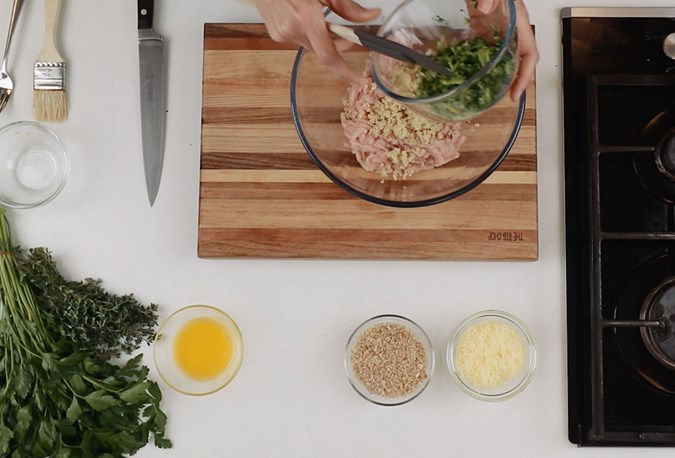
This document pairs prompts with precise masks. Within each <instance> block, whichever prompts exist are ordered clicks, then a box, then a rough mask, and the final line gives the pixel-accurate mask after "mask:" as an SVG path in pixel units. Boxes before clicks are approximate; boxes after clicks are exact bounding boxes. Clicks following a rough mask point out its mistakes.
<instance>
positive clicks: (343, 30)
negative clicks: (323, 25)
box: [328, 22, 363, 46]
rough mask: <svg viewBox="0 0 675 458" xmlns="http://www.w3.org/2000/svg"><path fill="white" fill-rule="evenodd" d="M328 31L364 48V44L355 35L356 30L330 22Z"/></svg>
mask: <svg viewBox="0 0 675 458" xmlns="http://www.w3.org/2000/svg"><path fill="white" fill-rule="evenodd" d="M328 30H330V31H331V32H333V33H334V34H335V35H337V36H338V37H340V38H344V39H345V40H347V41H351V42H352V43H356V44H357V45H360V46H363V43H361V40H359V37H357V36H356V33H354V29H351V28H349V27H345V26H344V25H339V24H333V23H331V22H329V23H328Z"/></svg>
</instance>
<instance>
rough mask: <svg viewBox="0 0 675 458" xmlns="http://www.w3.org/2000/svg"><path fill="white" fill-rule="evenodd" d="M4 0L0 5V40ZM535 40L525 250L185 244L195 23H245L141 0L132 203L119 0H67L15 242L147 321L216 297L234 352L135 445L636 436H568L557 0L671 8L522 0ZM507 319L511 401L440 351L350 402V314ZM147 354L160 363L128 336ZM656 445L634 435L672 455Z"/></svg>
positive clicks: (37, 35) (393, 444)
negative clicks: (41, 151)
mask: <svg viewBox="0 0 675 458" xmlns="http://www.w3.org/2000/svg"><path fill="white" fill-rule="evenodd" d="M10 4H11V2H10V1H9V0H5V1H3V2H0V37H2V38H3V41H2V42H0V43H2V45H3V46H4V36H5V34H6V27H7V24H6V23H5V22H6V18H7V17H8V15H9V10H10V7H11V5H10ZM527 4H528V7H529V9H530V14H531V19H532V22H533V23H534V24H535V25H536V27H537V40H538V43H539V47H540V51H541V54H542V57H541V61H540V63H539V65H538V76H537V105H538V113H537V123H538V126H537V128H538V152H539V175H538V178H539V227H540V232H539V242H540V257H539V260H538V261H536V262H407V261H406V262H391V261H390V262H380V261H358V262H357V261H288V260H251V261H246V260H208V261H207V260H200V259H198V258H197V252H196V246H197V212H198V208H197V206H198V191H199V189H198V188H199V187H198V182H199V141H200V116H201V113H200V106H201V71H202V69H201V63H202V39H203V38H202V34H203V24H204V23H205V22H259V20H258V17H257V14H256V12H255V11H254V10H252V9H251V8H250V7H248V6H247V5H245V4H244V3H236V2H235V1H234V0H201V1H196V2H183V1H178V0H166V1H159V2H156V14H155V26H156V28H157V29H158V30H159V31H160V33H162V34H163V35H164V36H165V38H166V40H167V45H168V50H169V59H170V62H169V77H168V78H169V102H168V121H167V122H168V124H167V146H166V159H165V163H164V173H163V178H162V185H161V188H160V191H159V196H158V198H157V201H156V203H155V206H154V208H150V206H149V205H148V201H147V197H146V190H145V181H144V176H143V166H142V157H141V149H140V148H141V146H140V138H141V136H140V121H139V119H140V114H139V111H140V110H139V95H138V51H137V39H136V12H135V2H133V1H128V2H117V1H104V0H88V1H86V2H85V1H77V2H64V9H63V22H62V27H63V30H62V40H61V44H62V48H63V52H64V54H65V55H66V58H67V61H68V69H69V73H68V76H69V80H68V99H69V103H70V117H69V119H68V121H67V122H65V123H62V124H53V125H51V127H53V128H54V130H55V131H56V132H57V133H58V134H59V135H60V136H61V137H62V139H63V141H64V143H65V144H66V146H67V148H68V149H69V151H70V154H71V160H72V168H71V175H70V179H69V182H68V184H67V185H66V187H65V189H64V190H63V192H62V194H61V195H60V196H59V197H58V198H57V199H56V200H54V201H53V202H51V203H49V204H48V205H46V206H44V207H42V208H38V209H34V210H29V211H11V212H10V213H9V214H10V218H11V222H12V225H13V230H14V234H15V239H16V240H15V242H17V243H20V244H21V245H23V246H47V247H49V248H50V249H52V250H53V251H54V254H55V257H56V259H57V260H58V262H59V263H60V265H61V267H62V270H63V272H64V273H65V274H66V275H67V276H69V277H71V278H73V279H80V278H84V277H85V276H94V277H101V278H103V279H104V282H105V283H104V285H105V286H106V287H107V288H108V289H110V290H112V291H115V292H118V293H123V292H133V293H135V294H136V296H137V297H138V298H139V299H140V300H142V301H144V302H146V303H147V302H150V301H152V302H156V303H158V304H160V306H161V309H160V310H161V312H160V313H161V316H160V318H161V319H163V318H164V317H166V316H167V315H168V314H169V313H171V312H172V311H173V310H176V309H178V308H180V307H182V306H184V305H188V304H195V303H205V304H211V305H215V306H218V307H220V308H222V309H223V310H225V311H226V312H227V313H229V314H231V315H232V316H233V317H234V318H235V320H236V321H237V322H238V324H239V325H240V327H241V329H242V332H243V335H244V339H245V346H246V350H245V360H244V365H243V367H242V369H241V371H240V373H239V375H238V376H237V377H236V379H235V380H234V381H233V382H232V383H231V384H230V385H229V386H228V387H227V388H225V389H224V390H222V391H220V392H218V393H216V394H214V395H211V396H207V397H202V398H195V397H189V396H184V395H181V394H178V393H176V392H173V391H171V390H170V389H169V388H168V387H167V386H166V385H164V384H160V385H161V386H162V388H163V391H164V395H165V398H164V402H163V408H164V410H165V411H166V413H167V415H168V417H169V424H168V436H169V437H170V438H171V439H172V440H173V441H174V448H173V449H172V450H168V451H163V450H159V449H156V448H154V446H153V445H148V446H147V447H146V448H144V449H143V450H142V451H141V452H140V453H139V455H138V456H143V457H155V456H157V457H167V458H168V457H171V456H175V457H185V456H192V457H200V458H201V457H209V456H213V457H221V456H232V457H346V456H357V457H361V456H363V457H380V456H381V457H387V458H394V457H406V458H409V457H417V456H431V457H436V456H465V457H466V456H477V457H482V456H488V455H492V454H499V455H500V456H509V457H523V456H526V457H543V456H546V457H550V456H612V457H629V456H631V457H632V456H635V455H636V453H637V451H636V450H635V449H626V448H612V449H608V448H604V449H578V448H576V447H575V446H573V445H572V444H570V443H569V442H568V441H567V395H566V385H567V376H566V364H567V359H566V352H565V348H566V343H565V342H566V328H565V274H564V262H565V258H564V245H563V243H564V242H563V187H562V134H561V132H562V121H561V57H560V20H559V15H560V8H561V7H563V6H608V4H610V5H611V6H672V0H650V1H649V2H648V4H646V3H645V2H644V1H643V0H614V1H612V2H606V1H602V2H601V1H595V2H591V1H586V0H578V1H577V2H576V3H569V2H568V1H563V0H528V1H527ZM42 21H43V19H42V2H31V1H29V2H26V4H25V6H24V11H23V13H22V17H21V19H20V24H19V27H18V30H17V33H16V35H15V37H14V49H13V52H12V54H11V60H10V69H11V73H12V75H13V76H14V77H15V81H16V82H17V83H16V92H15V94H14V95H13V96H12V100H11V102H10V104H9V106H8V107H7V108H6V109H5V111H4V112H2V113H1V114H0V124H6V123H9V122H12V121H17V120H22V119H31V118H32V114H31V107H32V63H33V61H34V60H35V57H36V56H37V54H38V52H39V49H40V47H41V43H42ZM486 308H499V309H503V310H507V311H509V312H512V313H514V314H516V315H518V316H519V317H520V318H522V319H523V320H524V321H525V322H526V323H527V324H528V325H529V327H530V328H531V329H532V331H533V333H534V335H535V337H536V339H537V340H538V344H539V350H540V360H539V367H538V370H537V373H536V375H535V377H534V380H533V382H532V384H531V385H530V386H529V387H528V388H527V389H526V390H525V391H524V392H523V393H522V394H521V395H520V396H518V397H516V398H515V399H512V400H509V401H506V402H503V403H496V404H492V403H483V402H480V401H477V400H474V399H472V398H469V397H468V396H466V395H465V394H464V393H463V392H462V391H460V390H459V388H457V387H456V386H455V385H454V384H453V382H452V380H451V379H450V377H449V375H448V374H447V371H446V370H445V368H444V365H443V362H442V360H441V358H438V360H439V361H440V363H439V364H437V370H436V372H435V374H434V375H433V379H432V381H431V384H430V385H429V387H428V389H427V390H426V391H425V392H424V393H423V394H422V395H421V396H420V397H419V398H418V399H416V400H415V401H414V402H412V403H410V404H407V405H404V406H400V407H395V408H383V407H378V406H375V405H372V404H369V403H368V402H366V401H364V400H363V399H361V398H360V397H359V396H358V395H357V394H356V393H355V392H354V391H353V390H352V388H351V387H350V386H349V384H348V383H347V380H346V378H345V374H344V368H343V364H342V360H343V352H344V345H345V343H346V339H347V337H348V336H349V334H350V332H351V331H352V330H353V329H354V328H355V326H356V325H358V324H359V323H360V322H361V321H363V320H364V319H366V318H368V317H370V316H373V315H375V314H380V313H399V314H403V315H406V316H408V317H410V318H412V319H414V320H415V321H417V322H418V323H419V324H420V325H421V326H422V327H423V328H424V329H425V330H426V331H427V332H428V333H429V334H430V337H431V339H432V341H433V344H434V345H435V347H436V353H437V356H438V357H441V356H442V354H443V353H444V347H445V345H446V343H447V338H448V336H449V334H450V333H451V331H452V330H453V329H454V328H455V326H456V325H457V324H458V323H459V322H460V321H462V320H463V319H464V318H465V317H466V316H468V315H469V314H471V313H473V312H475V311H478V310H481V309H486ZM145 354H146V360H145V361H146V364H148V365H149V366H150V367H151V369H152V373H153V376H154V377H155V378H157V373H156V371H155V369H154V366H153V362H152V355H151V352H150V351H149V350H148V349H145ZM672 453H673V451H672V449H646V450H640V455H641V456H663V457H665V456H672Z"/></svg>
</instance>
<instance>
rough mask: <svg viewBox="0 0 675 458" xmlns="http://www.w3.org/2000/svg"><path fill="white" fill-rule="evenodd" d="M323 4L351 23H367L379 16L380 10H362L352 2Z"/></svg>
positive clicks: (348, 0) (361, 7) (327, 2)
mask: <svg viewBox="0 0 675 458" xmlns="http://www.w3.org/2000/svg"><path fill="white" fill-rule="evenodd" d="M325 4H326V5H327V6H328V7H330V9H331V10H333V12H334V13H336V14H337V15H338V16H340V17H342V18H344V19H347V20H349V21H352V22H367V21H370V20H372V19H375V18H376V17H377V16H379V15H380V13H381V12H382V10H381V9H380V8H364V7H363V6H361V5H359V4H358V3H356V2H354V1H352V0H327V1H325Z"/></svg>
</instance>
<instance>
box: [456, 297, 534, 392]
mask: <svg viewBox="0 0 675 458" xmlns="http://www.w3.org/2000/svg"><path fill="white" fill-rule="evenodd" d="M485 321H496V322H498V323H503V324H505V325H507V326H509V327H510V328H511V329H513V330H515V331H516V332H517V333H518V335H520V337H521V338H522V341H523V345H524V346H525V357H524V359H525V361H524V364H523V369H522V370H521V371H520V373H519V374H518V375H516V376H514V377H512V378H511V379H510V380H508V381H506V382H505V383H504V384H502V385H499V386H496V387H493V388H478V387H475V386H473V385H472V384H471V383H470V382H468V381H466V380H464V379H462V376H461V373H460V372H459V371H458V370H457V366H456V362H455V359H456V355H455V351H456V348H457V344H458V343H459V340H460V339H461V337H462V335H463V334H464V332H465V331H466V330H468V329H469V328H471V327H472V326H474V325H476V324H479V323H481V322H485ZM446 363H447V367H448V371H449V372H450V375H451V376H452V378H453V379H454V380H455V382H456V383H457V385H458V386H459V387H460V388H461V389H462V390H463V391H464V392H466V393H467V394H469V395H471V396H473V397H474V398H476V399H480V400H482V401H503V400H506V399H509V398H512V397H513V396H515V395H517V394H518V393H520V392H521V391H523V390H524V389H525V387H527V385H528V384H529V383H530V381H531V380H532V376H533V375H534V372H535V369H536V367H537V345H536V343H535V341H534V338H533V337H532V335H531V333H530V332H529V330H528V329H527V327H526V326H525V324H524V323H523V322H522V321H521V320H520V319H518V318H517V317H515V316H514V315H511V314H510V313H507V312H502V311H499V310H485V311H482V312H478V313H476V314H474V315H471V316H470V317H469V318H467V319H466V320H464V321H463V322H462V323H461V324H460V325H459V326H458V327H457V329H456V330H455V332H454V333H453V335H452V337H451V338H450V342H449V343H448V347H447V352H446Z"/></svg>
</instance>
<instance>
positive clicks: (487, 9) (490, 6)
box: [476, 0, 497, 14]
mask: <svg viewBox="0 0 675 458" xmlns="http://www.w3.org/2000/svg"><path fill="white" fill-rule="evenodd" d="M496 7H497V2H496V1H495V0H478V1H477V2H476V8H477V9H478V11H480V12H481V13H485V14H489V13H491V12H492V11H493V10H494V9H495V8H496Z"/></svg>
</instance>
